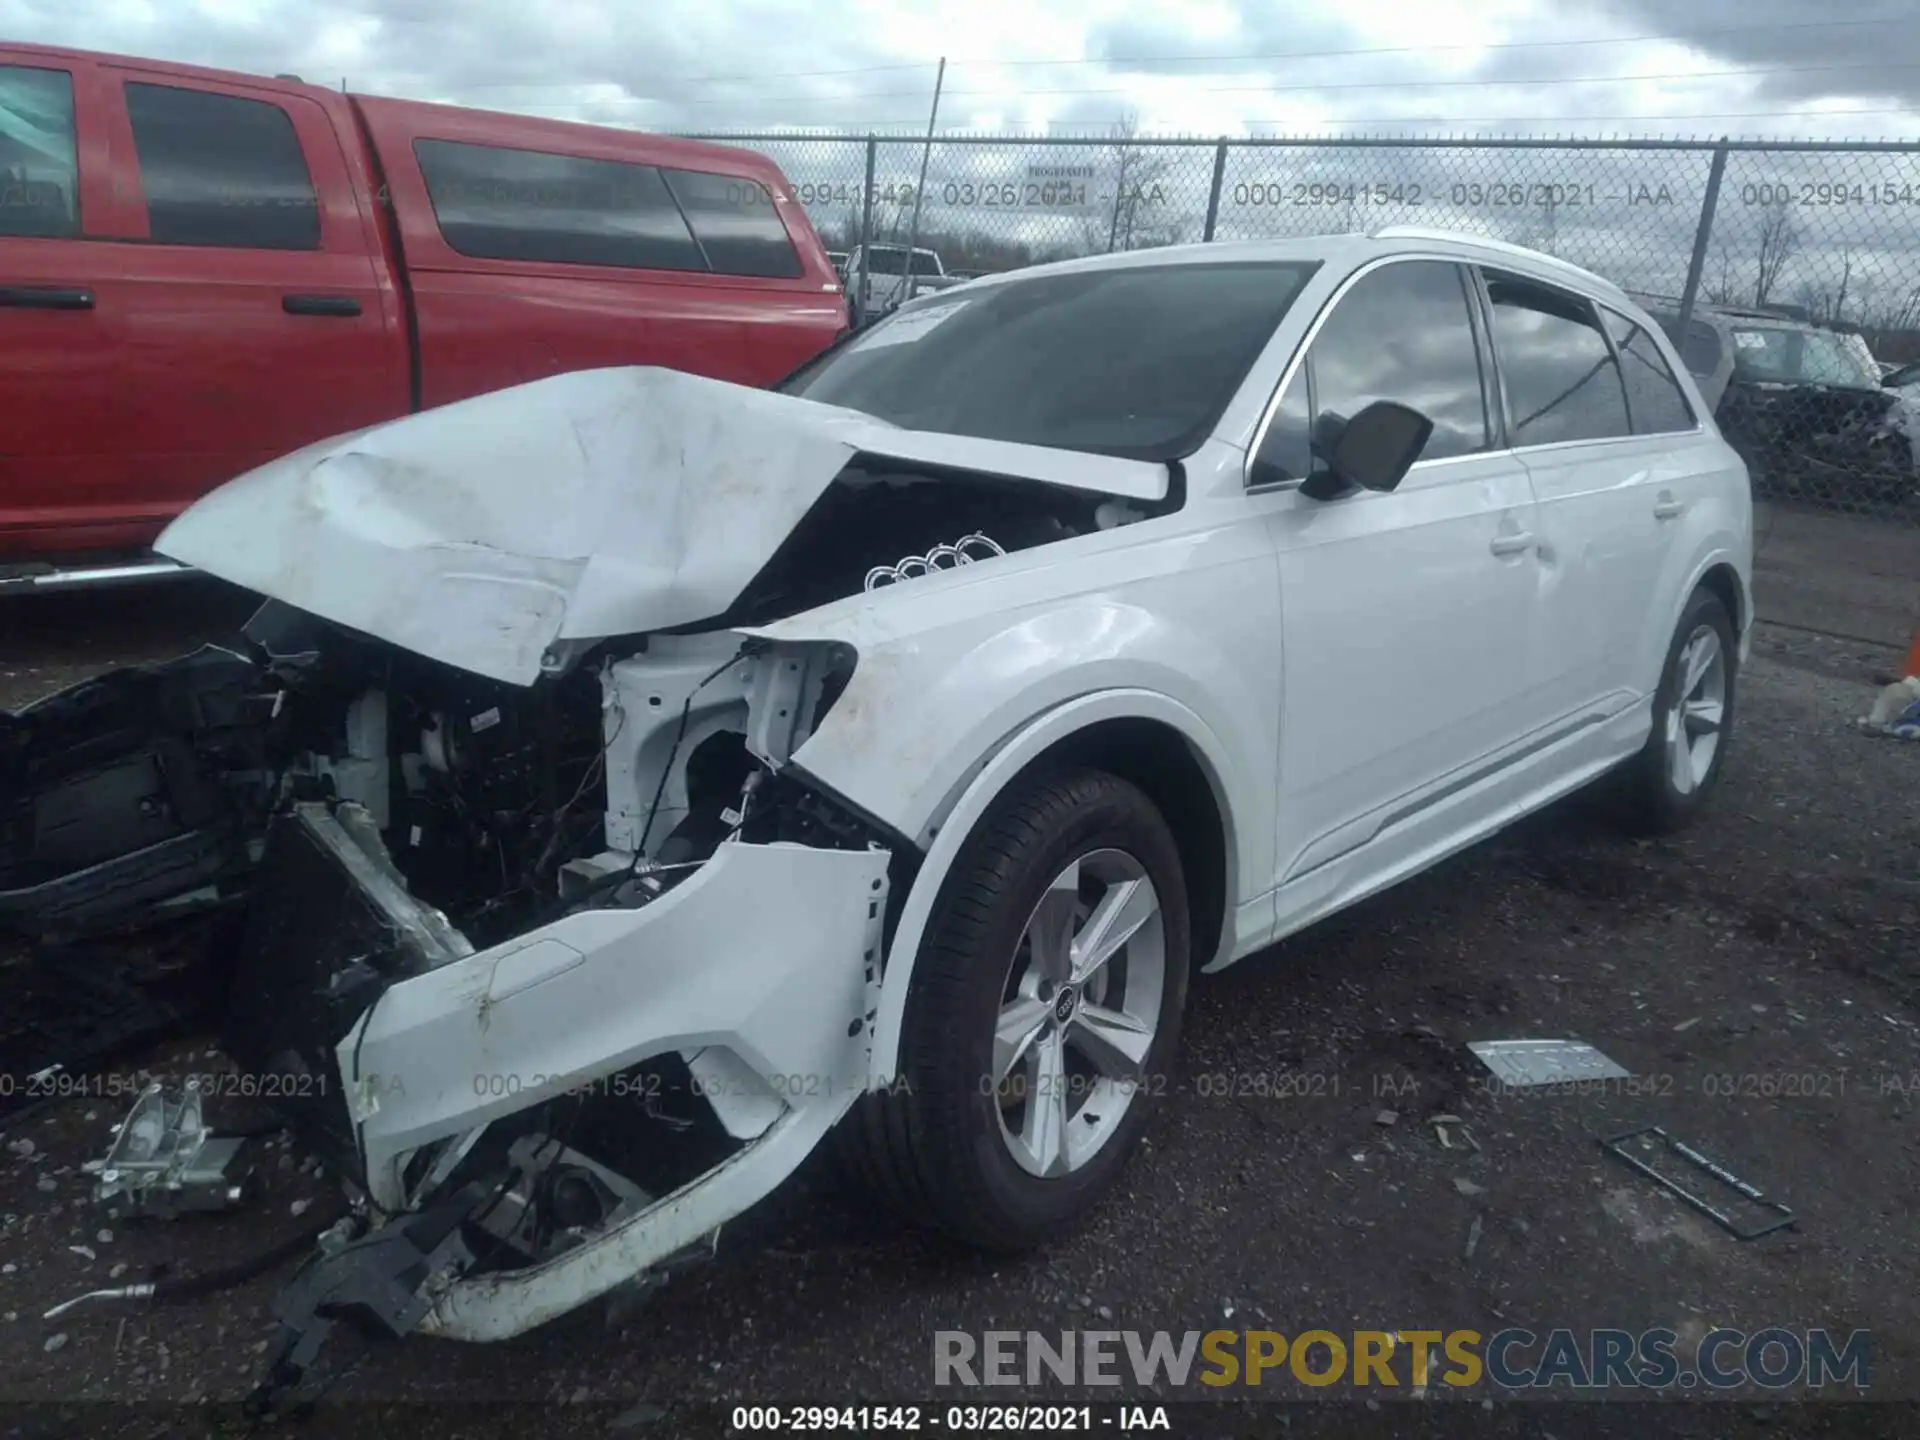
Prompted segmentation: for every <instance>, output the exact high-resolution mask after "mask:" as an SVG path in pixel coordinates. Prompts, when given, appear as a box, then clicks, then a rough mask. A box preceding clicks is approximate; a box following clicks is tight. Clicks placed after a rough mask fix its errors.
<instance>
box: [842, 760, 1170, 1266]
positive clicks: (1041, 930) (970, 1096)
mask: <svg viewBox="0 0 1920 1440" xmlns="http://www.w3.org/2000/svg"><path fill="white" fill-rule="evenodd" d="M1189 962H1190V940H1189V929H1188V923H1187V900H1186V885H1185V880H1184V877H1183V875H1182V872H1181V866H1180V856H1179V851H1178V849H1177V847H1176V846H1175V844H1174V840H1173V836H1172V834H1171V833H1170V832H1169V831H1168V829H1167V826H1166V822H1165V821H1164V820H1162V819H1161V817H1160V814H1159V812H1158V811H1157V810H1156V809H1155V808H1154V806H1153V803H1152V802H1151V801H1150V800H1148V799H1147V797H1146V796H1145V795H1144V794H1143V793H1141V791H1140V790H1138V789H1137V788H1136V787H1134V786H1133V785H1131V784H1129V783H1127V782H1126V781H1124V780H1121V779H1119V778H1117V777H1115V776H1113V775H1108V774H1105V773H1104V772H1100V771H1093V770H1078V771H1070V772H1064V773H1057V774H1054V775H1050V776H1047V777H1044V778H1039V779H1036V780H1034V781H1032V782H1030V783H1025V784H1023V785H1022V786H1021V787H1020V788H1019V789H1018V790H1017V791H1016V792H1014V793H1012V794H1011V795H1009V796H1008V797H1006V799H1004V800H1003V801H1002V802H1001V803H1000V804H999V805H998V806H997V807H996V808H995V810H994V811H993V812H991V813H990V814H989V815H988V817H987V818H986V819H985V820H984V821H983V822H982V823H981V825H980V827H979V829H978V830H976V831H975V833H974V834H973V835H972V836H971V837H969V839H968V840H967V842H966V844H965V845H964V846H963V847H962V849H961V852H960V854H959V856H958V858H957V859H956V861H955V863H954V868H953V871H952V873H951V874H950V875H949V876H948V877H947V880H946V883H945V886H944V888H943V890H942V892H941V896H940V899H939V901H938V903H937V904H936V906H935V908H934V913H933V916H932V918H931V920H930V922H929V925H928V929H927V935H926V938H925V940H924V941H923V943H922V945H921V949H920V956H919V962H918V964H917V965H916V966H915V969H914V975H913V980H912V984H911V988H910V989H909V991H908V997H907V1010H906V1016H905V1020H904V1025H903V1030H902V1035H901V1048H900V1077H899V1083H898V1084H897V1085H896V1086H894V1087H893V1088H892V1089H891V1090H889V1091H887V1092H886V1093H882V1094H875V1095H868V1096H864V1097H862V1099H861V1102H860V1104H859V1106H858V1107H857V1108H856V1110H855V1111H854V1113H853V1114H852V1115H851V1116H850V1117H849V1120H848V1128H847V1134H846V1140H847V1141H848V1143H849V1146H850V1148H851V1149H852V1151H853V1158H854V1161H855V1166H856V1171H857V1173H859V1174H860V1175H861V1176H862V1177H863V1178H864V1179H865V1180H866V1181H867V1182H868V1183H869V1184H871V1185H873V1186H874V1188H876V1189H877V1190H879V1191H880V1193H881V1194H883V1195H884V1196H886V1197H887V1198H888V1199H890V1200H891V1201H892V1202H893V1203H894V1204H895V1205H896V1206H897V1207H898V1208H900V1209H901V1210H903V1211H904V1212H905V1213H906V1214H907V1215H908V1216H909V1217H910V1218H912V1219H914V1220H916V1221H918V1222H920V1223H923V1224H927V1225H929V1226H931V1227H932V1228H935V1229H937V1230H940V1231H943V1232H945V1233H947V1234H949V1235H952V1236H954V1237H955V1238H957V1239H960V1240H963V1241H965V1242H967V1243H970V1244H973V1245H976V1246H979V1247H982V1248H986V1249H994V1250H1016V1249H1023V1248H1026V1247H1029V1246H1032V1245H1035V1244H1038V1243H1041V1242H1043V1241H1045V1240H1047V1239H1049V1238H1051V1237H1053V1236H1055V1235H1058V1234H1060V1233H1062V1232H1064V1231H1066V1230H1068V1229H1070V1228H1072V1227H1073V1226H1074V1225H1075V1224H1077V1223H1078V1222H1079V1221H1080V1220H1082V1219H1084V1218H1085V1216H1086V1215H1087V1214H1088V1213H1089V1212H1090V1211H1091V1210H1092V1209H1093V1207H1094V1206H1095V1205H1096V1204H1097V1203H1098V1202H1099V1200H1100V1199H1101V1197H1102V1196H1103V1195H1105V1194H1106V1192H1107V1191H1108V1189H1109V1188H1111V1186H1112V1185H1113V1183H1114V1181H1115V1180H1116V1179H1117V1178H1118V1176H1119V1173H1120V1171H1121V1169H1122V1167H1123V1166H1124V1165H1125V1163H1126V1160H1127V1157H1128V1155H1129V1154H1130V1153H1131V1151H1132V1150H1133V1148H1134V1146H1135V1145H1136V1144H1137V1143H1138V1141H1139V1138H1140V1134H1141V1131H1142V1129H1143V1128H1144V1126H1145V1124H1146V1121H1147V1118H1148V1114H1149V1111H1150V1109H1151V1107H1152V1104H1153V1102H1154V1100H1155V1099H1156V1097H1157V1096H1158V1094H1159V1093H1160V1092H1161V1091H1163V1090H1164V1088H1165V1080H1164V1076H1165V1071H1166V1067H1167V1065H1168V1063H1169V1061H1170V1060H1171V1058H1172V1056H1173V1053H1174V1051H1175V1049H1176V1047H1177V1045H1178V1043H1179V1034H1178V1032H1179V1026H1180V1017H1181V1010H1182V1008H1183V1006H1184V1004H1185V1000H1186V990H1187V971H1188V966H1189Z"/></svg>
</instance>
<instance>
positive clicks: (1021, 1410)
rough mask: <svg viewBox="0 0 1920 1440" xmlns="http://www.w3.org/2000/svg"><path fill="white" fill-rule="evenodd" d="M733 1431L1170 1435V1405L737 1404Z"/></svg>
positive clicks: (730, 1428)
mask: <svg viewBox="0 0 1920 1440" xmlns="http://www.w3.org/2000/svg"><path fill="white" fill-rule="evenodd" d="M727 1428H728V1433H729V1434H733V1435H750V1434H766V1433H772V1434H776V1435H788V1434H828V1435H835V1434H839V1435H844V1434H852V1433H860V1432H867V1431H873V1432H891V1431H909V1432H926V1431H931V1432H934V1433H937V1434H946V1435H1005V1434H1023V1433H1030V1434H1036V1435H1040V1434H1101V1435H1148V1434H1156V1433H1157V1434H1163V1435H1164V1434H1170V1433H1172V1432H1173V1428H1174V1427H1173V1419H1172V1416H1171V1415H1170V1414H1169V1413H1168V1410H1167V1407H1166V1406H1164V1405H1115V1404H1108V1405H854V1404H848V1405H736V1406H734V1407H733V1413H732V1415H731V1416H729V1417H728V1427H727Z"/></svg>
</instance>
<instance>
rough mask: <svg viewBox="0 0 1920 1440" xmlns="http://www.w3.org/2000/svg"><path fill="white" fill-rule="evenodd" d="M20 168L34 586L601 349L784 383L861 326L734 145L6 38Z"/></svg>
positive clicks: (798, 228)
mask: <svg viewBox="0 0 1920 1440" xmlns="http://www.w3.org/2000/svg"><path fill="white" fill-rule="evenodd" d="M0 175H3V176H5V177H6V178H5V181H4V184H0V410H4V413H5V414H6V415H7V417H8V425H7V432H8V433H7V441H6V456H7V458H6V462H5V464H4V467H0V566H7V567H10V568H11V570H12V572H13V573H14V575H15V576H16V577H17V579H18V583H22V584H28V585H36V586H37V585H42V584H49V583H73V582H75V581H78V580H88V579H91V580H95V581H98V580H101V579H103V578H109V577H111V578H132V577H137V576H140V575H148V574H154V573H164V572H166V571H177V569H178V567H174V566H165V565H163V564H161V562H158V561H154V560H151V559H150V558H149V559H146V560H143V561H142V562H140V563H136V564H132V565H126V566H120V567H113V568H105V567H100V566H98V565H94V566H91V567H88V568H81V569H78V570H76V569H73V568H70V565H71V562H72V561H74V560H76V559H92V560H96V561H97V560H98V559H99V558H100V557H101V556H102V555H103V554H107V553H113V552H127V551H133V552H136V553H137V552H139V551H140V550H141V549H142V548H143V547H145V546H146V545H147V544H148V543H149V542H151V541H152V540H153V538H154V537H155V536H157V535H158V534H159V532H160V530H161V528H162V527H163V526H164V525H165V524H166V523H167V521H168V520H170V519H171V518H172V517H173V516H175V515H177V514H178V513H179V512H180V511H181V510H183V509H185V508H186V507H187V505H189V504H190V503H192V502H193V501H194V500H196V499H197V498H199V497H200V496H201V495H204V494H205V493H207V492H208V491H209V490H211V489H213V488H214V487H215V486H216V485H219V484H221V483H222V482H224V481H226V480H229V479H231V478H233V477H234V476H236V475H239V474H242V473H243V472H245V471H248V470H250V469H252V468H254V467H255V466H257V465H260V464H262V463H264V462H266V461H268V460H271V459H274V458H276V457H278V456H281V455H285V454H288V453H289V452H292V451H295V450H298V449H300V448H302V447H303V446H306V445H310V444H312V443H314V442H316V441H320V440H324V439H327V438H328V437H330V436H335V435H340V434H342V433H344V432H347V431H352V430H357V429H361V428H363V427H365V426H369V425H374V424H377V423H379V422H381V421H385V420H392V419H395V418H397V417H399V416H402V415H405V414H407V413H408V412H410V411H416V410H422V409H428V408H431V407H433V406H437V405H444V404H447V403H448V402H450V401H454V400H460V399H464V398H466V397H468V396H473V395H478V394H481V393H483V392H487V391H492V390H497V389H500V388H502V387H505V386H509V385H514V384H518V383H520V382H523V381H527V380H534V379H538V378H540V377H541V376H545V375H551V374H556V373H559V372H562V371H569V370H585V369H593V368H597V367H601V366H615V365H657V366H669V367H672V368H675V369H679V370H685V371H691V372H693V373H695V374H699V375H705V376H709V377H712V378H714V379H719V380H729V381H735V382H738V383H741V384H747V385H764V384H769V383H771V382H773V381H775V380H777V379H779V378H781V377H782V376H784V375H786V374H788V373H790V372H791V371H792V370H793V369H794V368H795V367H796V366H798V365H800V364H801V363H802V362H803V361H805V360H807V359H808V358H810V357H811V356H813V355H815V354H817V353H818V352H819V351H820V350H822V349H824V348H825V347H826V346H827V345H828V344H830V343H831V342H832V341H833V339H834V338H835V337H836V336H837V335H838V334H839V333H841V332H842V331H843V330H844V329H845V328H846V324H847V312H846V303H845V297H844V295H843V293H842V290H841V286H840V282H839V279H838V277H837V276H836V275H835V274H834V272H833V267H832V266H831V264H830V263H829V262H828V259H827V254H826V250H825V248H824V247H823V246H822V245H821V243H820V240H819V237H818V236H817V235H815V233H814V231H813V228H812V226H811V225H810V224H809V223H808V221H807V218H806V213H805V211H804V210H803V209H802V208H801V206H800V205H799V204H798V203H797V202H796V201H794V199H793V198H792V191H791V187H790V186H789V185H788V183H787V181H786V179H785V178H784V177H783V176H782V175H781V173H780V171H779V169H778V168H777V167H776V166H775V165H774V164H773V162H772V161H771V160H769V159H767V158H766V157H764V156H761V155H757V154H754V153H753V152H751V151H747V150H741V149H738V148H735V147H732V146H722V145H705V144H699V143H696V142H693V141H687V140H676V139H668V138H664V137H660V136H653V135H642V134H637V133H635V132H633V131H628V130H613V129H602V128H598V127H595V126H589V125H575V124H568V123H564V122H561V121H556V120H542V119H533V118H528V117H525V116H516V115H500V114H492V113H488V112H485V111H479V110H467V109H461V108H456V107H452V106H444V105H427V104H419V103H414V102H410V101H402V100H389V99H378V98H374V97H370V96H361V95H347V94H342V93H340V92H338V91H335V90H329V89H326V88H324V87H322V86H318V85H307V84H302V83H300V82H299V81H297V80H295V79H291V78H287V79H265V78H262V77H259V76H253V75H240V74H234V73H229V72H225V71H217V70H205V69H199V68H197V67H193V66H186V65H174V64H163V63H160V62H157V61H147V60H132V59H124V58H120V57H115V56H109V55H97V54H92V53H87V52H81V51H74V50H56V49H48V48H44V47H40V46H23V45H6V46H0ZM530 478H532V477H530ZM23 562H30V563H23ZM53 562H58V563H53ZM7 573H8V571H7V570H6V569H0V585H4V584H5V583H6V582H5V579H4V577H5V576H6V574H7Z"/></svg>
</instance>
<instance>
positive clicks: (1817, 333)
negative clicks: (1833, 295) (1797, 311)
mask: <svg viewBox="0 0 1920 1440" xmlns="http://www.w3.org/2000/svg"><path fill="white" fill-rule="evenodd" d="M1852 340H1853V337H1852V336H1849V335H1836V334H1834V333H1833V332H1832V331H1828V330H1788V329H1784V328H1780V327H1773V326H1753V327H1745V328H1738V329H1735V330H1734V332H1733V346H1734V349H1733V372H1734V374H1736V375H1738V376H1739V377H1740V378H1741V379H1742V380H1757V381H1762V382H1769V383H1773V384H1782V385H1840V386H1845V387H1847V388H1848V389H1854V390H1877V389H1879V388H1880V377H1879V375H1878V374H1876V373H1875V371H1874V369H1873V367H1872V366H1871V365H1870V364H1868V363H1867V362H1866V361H1865V360H1863V359H1862V358H1861V357H1860V354H1859V352H1858V350H1856V349H1855V347H1854V346H1853V344H1852V343H1851V342H1852Z"/></svg>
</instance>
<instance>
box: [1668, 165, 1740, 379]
mask: <svg viewBox="0 0 1920 1440" xmlns="http://www.w3.org/2000/svg"><path fill="white" fill-rule="evenodd" d="M1726 173H1727V141H1726V137H1725V136H1724V135H1723V136H1721V138H1720V143H1719V144H1718V145H1716V146H1714V147H1713V165H1712V167H1711V168H1710V169H1709V170H1708V171H1707V195H1706V198H1705V199H1704V200H1702V201H1701V202H1700V228H1699V229H1697V230H1695V231H1694V232H1693V258H1692V259H1690V260H1688V261H1687V286H1686V289H1684V290H1682V291H1681V292H1680V333H1679V334H1677V335H1675V336H1674V337H1673V343H1674V344H1676V345H1685V344H1686V343H1687V323H1688V322H1689V321H1690V320H1692V319H1693V302H1694V300H1695V299H1696V298H1697V297H1698V296H1699V294H1700V272H1701V270H1702V269H1703V268H1704V267H1705V265H1706V263H1707V242H1708V241H1709V240H1710V239H1711V238H1712V237H1713V213H1714V211H1715V210H1717V209H1718V208H1719V206H1720V177H1721V176H1722V175H1725V174H1726Z"/></svg>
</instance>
